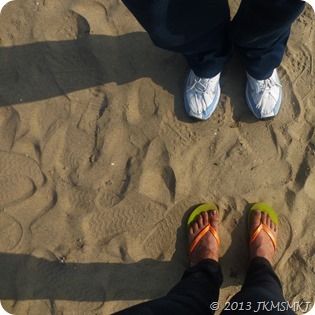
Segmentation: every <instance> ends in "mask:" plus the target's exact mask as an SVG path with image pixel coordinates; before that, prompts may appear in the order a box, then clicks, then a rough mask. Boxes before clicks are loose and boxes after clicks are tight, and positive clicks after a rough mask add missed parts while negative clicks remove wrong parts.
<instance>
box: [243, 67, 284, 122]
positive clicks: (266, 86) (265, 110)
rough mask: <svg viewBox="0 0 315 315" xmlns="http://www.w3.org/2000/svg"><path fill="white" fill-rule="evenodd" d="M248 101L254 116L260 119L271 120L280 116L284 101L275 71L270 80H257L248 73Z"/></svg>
mask: <svg viewBox="0 0 315 315" xmlns="http://www.w3.org/2000/svg"><path fill="white" fill-rule="evenodd" d="M246 75H247V85H246V101H247V105H248V107H249V108H250V109H251V111H252V112H253V114H254V115H255V116H256V117H257V118H259V119H262V118H270V117H274V116H276V115H277V114H278V112H279V109H280V104H281V100H282V86H281V83H280V79H279V76H278V73H277V70H276V69H274V70H273V73H272V75H271V77H270V78H268V79H266V80H256V79H254V78H253V77H252V76H250V75H249V74H248V73H246Z"/></svg>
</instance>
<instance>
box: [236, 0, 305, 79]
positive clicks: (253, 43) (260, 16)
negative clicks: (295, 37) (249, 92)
mask: <svg viewBox="0 0 315 315" xmlns="http://www.w3.org/2000/svg"><path fill="white" fill-rule="evenodd" d="M304 6H305V3H304V2H303V1H299V0H242V3H241V5H240V8H239V10H238V12H237V14H236V16H235V17H234V19H233V21H232V22H231V31H230V38H231V41H232V42H233V43H234V44H235V46H236V48H237V49H238V50H239V52H240V53H241V55H242V57H243V61H244V64H245V68H246V70H247V72H248V73H249V74H250V75H251V76H252V77H254V78H255V79H258V80H263V79H267V78H269V77H270V76H271V74H272V72H273V69H275V68H277V67H278V66H279V65H280V63H281V60H282V57H283V54H284V51H285V47H286V44H287V40H288V37H289V34H290V29H291V25H292V23H293V22H294V21H295V20H296V19H297V17H298V16H299V15H300V14H301V12H302V11H303V9H304Z"/></svg>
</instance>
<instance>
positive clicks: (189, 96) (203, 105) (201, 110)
mask: <svg viewBox="0 0 315 315" xmlns="http://www.w3.org/2000/svg"><path fill="white" fill-rule="evenodd" d="M220 75H221V73H219V74H217V75H216V76H215V77H213V78H199V77H197V76H196V75H195V74H194V72H193V71H192V70H190V73H189V75H188V79H187V82H186V90H185V97H184V99H185V109H186V112H187V113H188V115H189V116H191V117H194V118H198V119H201V120H206V119H208V118H209V117H210V116H211V115H212V113H213V112H214V110H215V109H216V107H217V105H218V103H219V98H220V94H221V89H220V84H219V80H220Z"/></svg>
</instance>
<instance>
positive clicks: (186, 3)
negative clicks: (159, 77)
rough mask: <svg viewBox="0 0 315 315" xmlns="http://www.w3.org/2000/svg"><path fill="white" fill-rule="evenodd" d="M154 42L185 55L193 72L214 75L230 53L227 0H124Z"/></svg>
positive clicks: (207, 76) (199, 74)
mask: <svg viewBox="0 0 315 315" xmlns="http://www.w3.org/2000/svg"><path fill="white" fill-rule="evenodd" d="M123 3H124V4H125V5H126V6H127V8H128V9H129V10H130V11H131V13H132V14H133V15H134V16H135V17H136V19H137V20H138V21H139V23H140V24H141V25H142V27H143V28H144V29H145V30H146V31H147V32H148V34H149V36H150V37H151V39H152V41H153V43H154V44H155V45H156V46H158V47H160V48H164V49H167V50H170V51H174V52H177V53H180V54H182V55H184V56H185V57H186V59H187V61H188V64H189V66H190V67H191V69H192V70H193V71H194V73H195V74H196V75H197V76H199V77H203V78H210V77H213V76H215V75H217V74H218V73H219V72H220V71H221V70H222V68H223V65H224V63H225V62H226V60H227V57H228V55H229V52H230V49H231V48H230V44H229V41H228V33H227V30H228V26H229V22H230V13H229V7H228V2H227V0H194V1H191V0H150V1H143V0H123Z"/></svg>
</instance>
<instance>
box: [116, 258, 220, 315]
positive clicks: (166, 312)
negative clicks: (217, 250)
mask: <svg viewBox="0 0 315 315" xmlns="http://www.w3.org/2000/svg"><path fill="white" fill-rule="evenodd" d="M222 281H223V277H222V272H221V268H220V265H219V264H218V263H217V262H216V261H214V260H212V259H205V260H202V261H201V262H199V263H198V264H197V265H196V266H193V267H190V268H188V269H187V270H186V271H185V272H184V275H183V277H182V279H181V280H180V282H179V283H178V284H177V285H176V286H175V287H174V288H173V289H172V290H171V291H170V292H169V293H168V294H167V295H166V296H164V297H162V298H159V299H155V300H152V301H148V302H144V303H141V304H138V305H135V306H133V307H130V308H128V309H125V310H122V311H120V312H118V313H115V314H117V315H153V314H154V315H176V314H181V315H198V314H200V315H202V314H205V315H209V314H210V315H211V314H213V313H214V311H212V310H211V309H210V304H211V303H213V302H217V301H218V298H219V290H220V286H221V285H222Z"/></svg>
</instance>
